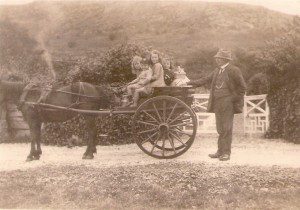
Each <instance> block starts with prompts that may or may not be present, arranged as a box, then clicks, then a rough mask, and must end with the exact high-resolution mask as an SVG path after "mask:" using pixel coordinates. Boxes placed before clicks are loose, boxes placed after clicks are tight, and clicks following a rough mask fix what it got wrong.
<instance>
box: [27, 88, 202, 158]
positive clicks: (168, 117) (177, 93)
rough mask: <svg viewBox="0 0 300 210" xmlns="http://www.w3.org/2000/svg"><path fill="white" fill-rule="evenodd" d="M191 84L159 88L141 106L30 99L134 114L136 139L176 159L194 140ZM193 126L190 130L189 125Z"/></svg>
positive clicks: (144, 146)
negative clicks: (93, 105) (96, 105)
mask: <svg viewBox="0 0 300 210" xmlns="http://www.w3.org/2000/svg"><path fill="white" fill-rule="evenodd" d="M192 93H193V90H192V89H191V87H156V88H154V92H153V94H152V95H151V96H148V97H146V98H142V99H140V101H139V105H138V107H135V108H133V107H116V108H114V109H102V110H85V109H77V108H71V107H62V106H56V105H51V104H47V103H35V102H26V103H27V104H31V105H34V106H40V107H43V108H46V109H47V108H48V109H54V110H55V109H57V110H66V111H69V112H76V113H81V114H87V115H103V114H110V115H114V114H131V115H133V118H132V119H133V121H132V125H133V128H132V131H133V137H134V138H135V142H136V143H137V145H138V146H139V147H140V149H141V150H142V151H144V152H145V153H146V154H148V155H150V156H152V157H155V158H161V159H170V158H175V157H177V156H179V155H181V154H183V153H184V152H186V151H187V150H188V149H189V148H190V147H191V145H192V144H193V142H194V139H195V135H196V130H197V117H196V115H195V113H194V111H193V110H192V109H191V104H192V101H193V96H192ZM187 127H188V128H189V129H188V131H186V130H185V128H187Z"/></svg>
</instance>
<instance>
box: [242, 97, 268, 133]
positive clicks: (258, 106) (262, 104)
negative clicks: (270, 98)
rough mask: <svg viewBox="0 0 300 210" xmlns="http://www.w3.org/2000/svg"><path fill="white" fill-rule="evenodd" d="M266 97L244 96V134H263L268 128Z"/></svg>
mask: <svg viewBox="0 0 300 210" xmlns="http://www.w3.org/2000/svg"><path fill="white" fill-rule="evenodd" d="M266 97H267V95H253V96H245V101H244V111H243V114H244V134H246V133H247V134H253V133H265V132H266V131H267V130H268V128H269V112H270V111H269V106H268V102H267V98H266Z"/></svg>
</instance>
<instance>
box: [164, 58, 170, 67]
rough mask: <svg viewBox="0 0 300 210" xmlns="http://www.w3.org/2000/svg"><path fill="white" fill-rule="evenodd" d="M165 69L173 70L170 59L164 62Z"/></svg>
mask: <svg viewBox="0 0 300 210" xmlns="http://www.w3.org/2000/svg"><path fill="white" fill-rule="evenodd" d="M164 67H165V69H169V68H171V62H170V60H169V59H165V60H164Z"/></svg>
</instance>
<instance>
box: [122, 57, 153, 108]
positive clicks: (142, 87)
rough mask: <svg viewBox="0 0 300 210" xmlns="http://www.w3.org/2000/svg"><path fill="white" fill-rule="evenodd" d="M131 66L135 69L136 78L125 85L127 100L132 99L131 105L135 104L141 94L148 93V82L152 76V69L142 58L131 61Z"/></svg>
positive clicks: (149, 90)
mask: <svg viewBox="0 0 300 210" xmlns="http://www.w3.org/2000/svg"><path fill="white" fill-rule="evenodd" d="M133 67H134V68H135V70H136V71H137V72H136V74H137V78H136V79H135V80H133V81H131V82H129V83H128V85H127V94H128V96H129V100H130V101H131V100H132V102H133V103H132V104H131V105H130V106H131V107H135V106H137V103H138V101H139V98H140V95H141V94H143V93H144V94H149V93H150V92H151V87H150V86H149V83H150V81H151V78H152V74H153V72H152V69H151V68H150V67H149V65H148V64H147V62H146V61H145V60H143V59H142V58H141V59H139V61H137V59H135V62H134V63H133Z"/></svg>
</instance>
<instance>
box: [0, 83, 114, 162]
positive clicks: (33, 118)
mask: <svg viewBox="0 0 300 210" xmlns="http://www.w3.org/2000/svg"><path fill="white" fill-rule="evenodd" d="M25 87H26V84H24V83H21V82H8V81H2V80H0V105H2V104H3V103H4V102H6V101H8V100H11V101H13V102H14V103H15V104H19V103H20V97H21V96H22V97H21V98H23V99H24V103H22V104H19V105H20V106H19V107H20V110H21V112H22V114H23V117H24V119H25V121H26V122H27V123H28V125H29V129H30V134H31V149H30V153H29V155H28V156H27V161H31V160H38V159H39V158H40V155H41V154H42V150H41V125H42V123H43V122H64V121H66V120H68V119H71V118H73V117H75V116H77V114H78V113H76V112H74V111H66V110H60V109H55V108H53V107H55V106H59V107H68V108H75V109H84V110H99V109H109V108H110V105H111V103H113V100H114V94H113V92H112V90H111V89H109V88H106V87H100V86H94V85H92V84H89V83H85V82H77V83H74V84H71V85H68V86H64V87H61V88H58V89H57V90H52V91H50V92H49V94H48V95H47V97H46V98H45V101H43V102H44V103H45V104H50V105H52V106H53V107H52V108H51V107H50V108H49V107H48V108H47V107H43V106H40V105H39V104H37V105H35V104H36V102H38V100H39V99H40V96H41V90H40V88H31V89H29V90H28V91H26V93H25V94H26V96H24V88H25ZM22 94H23V95H22ZM84 118H85V122H86V128H87V133H88V141H87V149H86V151H85V153H84V154H83V157H82V158H83V159H93V158H94V153H96V143H95V142H96V135H97V134H96V125H95V116H94V115H89V114H85V115H84Z"/></svg>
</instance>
